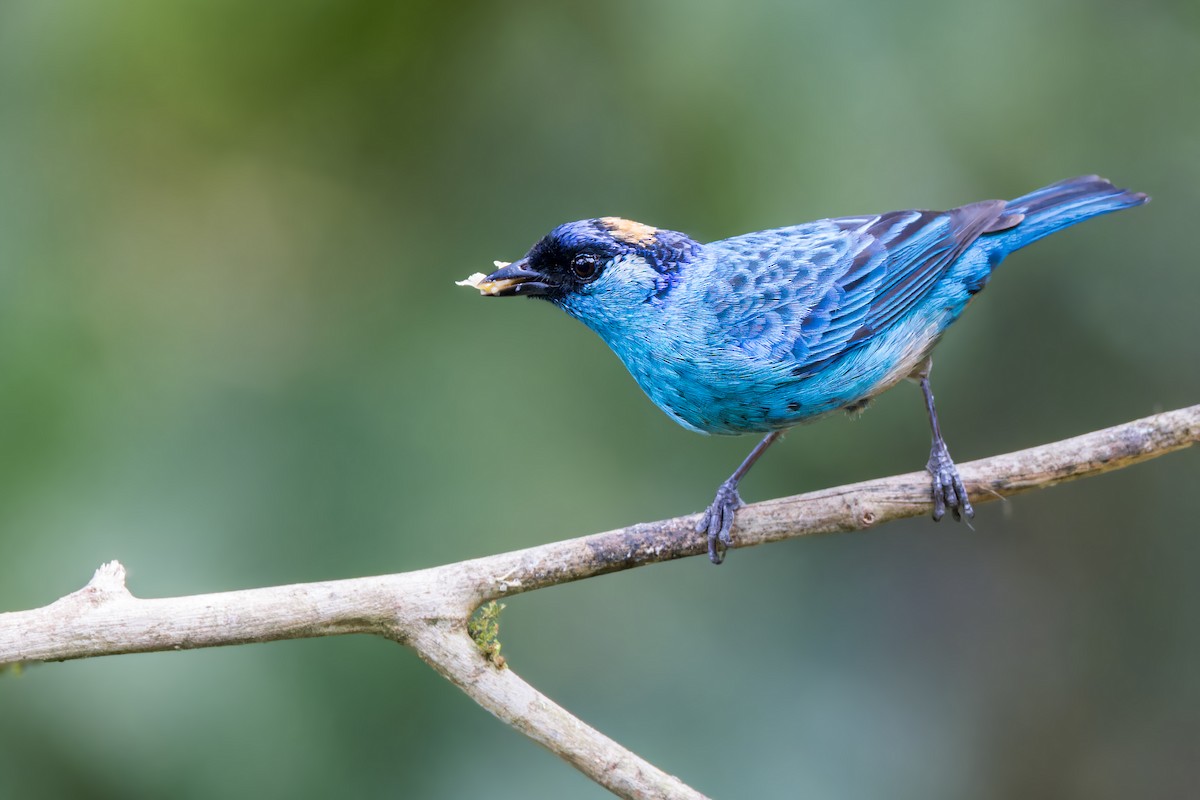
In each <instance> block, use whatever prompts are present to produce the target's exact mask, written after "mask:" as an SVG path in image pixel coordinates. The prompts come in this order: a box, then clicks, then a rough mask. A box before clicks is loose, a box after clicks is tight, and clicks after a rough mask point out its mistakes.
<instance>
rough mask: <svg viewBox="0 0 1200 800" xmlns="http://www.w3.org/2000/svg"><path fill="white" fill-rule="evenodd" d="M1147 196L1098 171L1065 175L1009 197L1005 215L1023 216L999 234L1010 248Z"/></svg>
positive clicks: (1134, 203)
mask: <svg viewBox="0 0 1200 800" xmlns="http://www.w3.org/2000/svg"><path fill="white" fill-rule="evenodd" d="M1149 199H1150V198H1149V197H1147V196H1146V195H1145V194H1142V193H1141V192H1131V191H1129V190H1127V189H1118V188H1117V187H1116V186H1113V185H1112V184H1111V183H1109V182H1108V181H1106V180H1105V179H1104V178H1101V177H1100V176H1099V175H1083V176H1081V177H1078V178H1069V179H1067V180H1065V181H1059V182H1058V183H1052V184H1050V185H1049V186H1044V187H1042V188H1041V189H1038V190H1037V191H1033V192H1030V193H1029V194H1027V195H1025V196H1023V197H1018V198H1017V199H1016V200H1010V201H1009V202H1008V205H1007V206H1006V207H1005V209H1004V211H1005V216H1008V215H1015V214H1020V215H1022V217H1023V218H1022V219H1021V220H1020V222H1019V223H1017V224H1015V225H1013V226H1011V227H1010V228H1008V229H1007V230H1004V231H1003V233H1000V236H1002V237H1004V238H1005V239H1007V242H1006V244H1007V245H1008V247H1007V248H1006V249H1007V251H1008V252H1012V251H1013V250H1017V249H1018V248H1021V247H1024V246H1025V245H1027V244H1032V243H1033V242H1036V241H1037V240H1038V239H1041V238H1042V237H1044V236H1049V235H1050V234H1052V233H1054V232H1055V231H1057V230H1061V229H1062V228H1065V227H1067V226H1069V225H1074V224H1075V223H1076V222H1083V221H1084V220H1085V219H1090V218H1091V217H1094V216H1097V215H1099V214H1107V213H1108V212H1110V211H1120V210H1121V209H1123V208H1132V207H1133V206H1140V205H1142V204H1143V203H1145V202H1147V201H1148V200H1149Z"/></svg>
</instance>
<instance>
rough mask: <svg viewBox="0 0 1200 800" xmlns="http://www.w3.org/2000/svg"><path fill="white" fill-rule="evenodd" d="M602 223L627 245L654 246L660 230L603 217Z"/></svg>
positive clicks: (628, 220) (637, 223)
mask: <svg viewBox="0 0 1200 800" xmlns="http://www.w3.org/2000/svg"><path fill="white" fill-rule="evenodd" d="M600 222H601V224H603V225H604V227H606V228H608V230H609V232H610V233H611V234H612V235H613V236H614V237H615V238H617V239H620V240H621V241H622V242H625V243H626V244H638V245H646V244H654V238H655V237H656V236H658V228H652V227H650V226H649V225H643V224H642V223H640V222H634V221H633V220H631V219H622V218H621V217H601V218H600Z"/></svg>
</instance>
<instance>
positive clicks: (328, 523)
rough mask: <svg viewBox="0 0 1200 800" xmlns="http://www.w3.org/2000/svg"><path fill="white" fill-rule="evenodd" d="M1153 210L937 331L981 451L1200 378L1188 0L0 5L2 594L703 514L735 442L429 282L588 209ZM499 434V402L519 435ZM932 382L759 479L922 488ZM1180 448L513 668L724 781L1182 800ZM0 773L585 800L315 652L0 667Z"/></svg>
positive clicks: (574, 780)
mask: <svg viewBox="0 0 1200 800" xmlns="http://www.w3.org/2000/svg"><path fill="white" fill-rule="evenodd" d="M1088 172H1100V173H1102V174H1104V175H1107V176H1108V177H1110V178H1112V179H1113V180H1114V181H1116V182H1117V183H1118V184H1119V185H1124V186H1131V187H1133V188H1135V189H1138V190H1142V191H1146V192H1149V193H1150V194H1151V195H1153V197H1154V202H1153V203H1152V204H1151V205H1150V206H1148V207H1147V208H1144V209H1137V210H1134V211H1129V212H1125V213H1122V214H1119V215H1116V216H1110V217H1105V218H1102V219H1100V220H1096V221H1094V222H1090V223H1088V224H1086V225H1083V226H1080V227H1078V228H1074V229H1072V230H1070V231H1069V232H1065V233H1062V234H1060V235H1057V236H1054V237H1053V238H1051V239H1049V240H1047V241H1045V242H1043V243H1040V244H1038V245H1037V246H1035V247H1033V248H1031V249H1029V250H1027V251H1025V252H1022V253H1020V254H1019V255H1018V256H1015V257H1014V258H1012V259H1011V260H1010V261H1008V262H1007V263H1006V264H1005V265H1004V267H1003V268H1002V269H1001V271H1000V273H999V274H998V275H997V276H996V279H995V280H994V281H993V282H992V283H991V285H990V286H989V288H988V290H987V292H985V293H984V294H983V295H982V296H981V298H980V299H979V300H978V301H977V302H976V303H974V304H973V306H972V309H971V310H970V311H969V312H968V313H967V314H966V315H965V316H964V318H963V319H962V321H961V322H960V323H959V324H958V325H957V326H956V327H955V329H954V330H953V332H952V333H951V334H950V335H949V336H948V337H947V339H946V341H945V343H944V344H943V345H942V346H941V347H940V348H939V350H938V353H937V370H936V379H935V386H936V388H937V392H938V400H939V404H940V409H941V414H942V421H943V427H944V429H945V430H946V432H947V436H948V437H949V441H950V445H951V448H952V450H953V452H954V453H955V455H956V457H958V458H959V459H960V460H969V459H972V458H977V457H981V456H985V455H990V454H994V453H998V452H1004V451H1008V450H1012V449H1016V448H1020V447H1025V446H1030V445H1034V444H1038V443H1041V442H1045V441H1050V440H1054V439H1059V438H1064V437H1067V436H1071V435H1074V434H1078V433H1082V432H1085V431H1089V430H1092V429H1095V428H1098V427H1103V426H1106V425H1110V424H1115V423H1117V422H1121V421H1124V420H1127V419H1132V418H1135V417H1139V416H1143V415H1146V414H1150V413H1152V412H1154V411H1157V410H1163V409H1168V408H1173V407H1178V406H1183V405H1188V404H1192V403H1195V402H1197V401H1200V374H1198V372H1200V370H1198V369H1197V364H1198V363H1200V344H1198V343H1200V313H1197V305H1198V301H1200V269H1198V267H1197V257H1196V248H1195V241H1196V232H1197V223H1196V214H1197V212H1198V210H1200V189H1198V187H1200V5H1197V4H1196V3H1195V2H1191V1H1190V0H1180V2H1176V3H1169V2H1146V3H1122V2H1090V1H1086V2H1085V0H1064V1H1062V2H1058V1H1056V0H1014V1H1013V2H1009V3H1000V4H998V3H961V2H949V1H948V0H918V2H911V3H889V2H882V0H880V1H879V2H865V0H850V1H848V2H847V1H841V0H839V1H836V2H835V1H834V0H825V1H824V2H803V3H729V4H720V3H699V2H663V3H644V4H643V3H633V2H623V3H614V4H587V5H583V4H580V5H566V4H560V3H554V2H510V3H497V4H471V3H453V4H449V3H433V2H420V3H417V2H402V3H395V2H347V0H341V1H340V2H318V1H317V0H304V1H302V2H289V3H274V4H271V3H261V4H247V3H240V2H228V1H227V0H220V1H217V0H206V1H205V2H172V3H163V2H152V1H151V0H143V1H142V2H134V1H132V0H125V1H123V2H115V3H89V2H69V1H68V0H61V1H60V2H33V1H29V2H23V1H22V0H5V2H3V3H2V4H0V553H2V556H0V609H4V610H16V609H21V608H29V607H34V606H39V605H42V604H45V603H48V602H50V601H52V600H54V599H55V598H57V597H59V596H61V595H63V594H65V593H67V592H70V591H72V590H74V589H76V588H78V587H80V586H81V585H83V583H85V582H86V581H87V580H88V578H89V577H90V575H91V572H92V570H93V569H94V568H95V567H96V566H97V565H98V564H100V563H101V561H104V560H107V559H111V558H119V559H121V560H122V561H123V562H124V563H125V564H126V565H127V566H128V568H129V571H130V581H129V582H130V587H131V589H132V591H133V592H134V593H135V594H138V595H141V596H146V597H154V596H165V595H177V594H187V593H194V592H207V591H217V590H224V589H234V588H243V587H255V586H265V585H270V584H276V583H289V582H296V581H307V580H318V579H329V578H337V577H352V576H360V575H367V574H376V573H384V572H397V571H403V570H409V569H415V568H419V567H424V566H430V565H435V564H441V563H445V562H450V561H457V560H460V559H463V558H467V557H471V556H478V555H483V554H487V553H492V552H499V551H502V550H507V549H512V548H518V547H524V546H530V545H534V544H538V543H542V542H547V541H551V540H554V539H559V538H564V537H568V536H575V535H580V534H585V533H590V532H594V531H599V530H605V529H609V528H613V527H617V526H621V525H625V524H628V523H632V522H636V521H642V520H652V519H659V518H662V517H667V516H673V515H677V514H682V513H688V512H692V511H696V510H698V509H700V508H701V507H703V506H704V505H705V504H706V503H707V502H708V501H709V500H710V499H711V496H712V492H713V490H714V488H715V487H716V485H717V483H718V482H719V481H721V480H722V479H724V478H725V477H726V475H728V473H729V472H730V471H731V470H732V468H733V467H734V466H735V464H736V463H737V461H738V460H739V459H740V458H741V457H742V456H743V455H745V453H746V451H747V450H748V449H749V447H750V446H751V444H752V442H751V440H749V439H728V438H705V437H700V436H697V435H695V434H692V433H689V432H687V431H685V430H683V429H682V428H679V427H677V426H675V425H674V424H672V423H671V422H670V421H669V420H668V419H667V418H666V417H665V416H664V415H663V414H662V413H661V412H659V411H658V410H657V409H656V408H654V406H653V405H652V404H651V403H650V402H648V401H647V400H646V399H645V398H644V397H643V396H642V394H641V392H640V391H639V390H638V389H637V387H636V385H635V384H634V383H633V381H632V380H630V379H629V377H628V376H627V375H626V374H625V372H624V369H623V367H622V366H621V365H620V363H619V362H618V361H617V359H616V358H615V357H613V355H612V354H611V353H610V352H608V350H607V349H606V348H605V347H604V346H603V344H602V343H601V342H600V341H599V340H598V339H596V338H595V337H594V336H593V335H592V334H591V333H589V332H588V331H587V330H586V329H584V328H583V327H582V326H581V325H578V324H577V323H574V322H572V321H570V320H568V319H567V318H565V317H564V316H563V315H562V314H560V313H559V312H557V311H556V310H554V309H552V308H550V307H549V306H546V305H544V304H539V303H533V302H517V301H509V302H492V301H484V300H481V299H480V298H478V297H477V296H474V295H472V294H471V293H470V292H468V291H465V290H463V289H459V288H456V287H455V286H454V285H453V281H454V280H455V279H458V278H461V277H464V276H465V275H467V274H468V273H470V272H473V271H476V270H480V269H485V270H486V269H487V267H488V265H490V264H491V261H492V259H505V260H508V259H512V258H514V257H516V256H519V255H521V254H522V253H523V252H524V250H525V248H526V247H528V245H529V244H531V243H532V242H533V241H534V240H535V239H536V238H538V237H539V236H541V235H542V234H543V233H545V232H546V231H547V230H549V229H550V228H551V227H553V226H554V225H556V224H558V223H560V222H563V221H567V220H571V219H577V218H581V217H592V216H600V215H605V214H616V215H622V216H627V217H631V218H634V219H638V220H642V221H645V222H648V223H651V224H654V225H658V226H662V227H669V228H674V229H679V230H684V231H687V232H688V233H690V234H692V235H693V236H694V237H696V238H697V239H701V240H709V239H716V238H722V237H724V236H728V235H733V234H737V233H742V232H745V231H749V230H755V229H761V228H766V227H773V226H779V225H786V224H791V223H795V222H800V221H804V220H808V219H813V218H817V217H823V216H834V215H841V214H853V213H865V212H878V211H885V210H889V209H894V208H908V207H913V206H923V207H934V208H945V207H949V206H953V205H958V204H961V203H966V202H970V201H974V200H979V199H983V198H988V197H1013V196H1016V195H1018V194H1021V193H1023V192H1026V191H1028V190H1030V189H1033V188H1035V187H1037V186H1041V185H1043V184H1046V183H1049V182H1052V181H1055V180H1059V179H1061V178H1065V177H1068V176H1072V175H1076V174H1081V173H1088ZM506 423H511V424H506ZM927 452H928V433H927V428H926V422H925V418H924V413H923V410H922V406H921V401H920V396H919V393H918V392H917V391H916V389H915V388H914V387H912V386H908V385H905V386H901V387H899V388H897V390H896V391H894V392H891V393H889V394H888V395H886V396H885V397H883V398H882V399H881V400H880V401H879V402H878V403H877V404H876V405H875V406H874V407H873V408H872V409H871V410H870V411H868V412H867V413H866V414H865V415H864V416H862V417H861V418H860V419H858V420H856V421H849V420H846V419H844V418H841V417H838V418H835V419H830V420H826V421H823V422H820V423H818V424H816V425H813V426H810V427H806V428H804V429H801V430H797V431H795V432H794V433H793V434H792V435H791V436H789V437H788V439H787V441H786V443H785V444H783V445H781V446H779V447H777V448H776V449H774V450H773V451H772V452H771V453H770V455H769V456H768V457H767V458H766V459H765V460H764V461H763V462H762V463H761V464H760V465H759V467H758V468H757V469H756V470H755V472H754V473H753V474H752V476H751V478H750V479H749V480H748V481H747V483H746V484H745V488H744V493H745V495H746V497H747V499H750V500H754V499H765V498H768V497H772V496H778V495H784V494H793V493H796V492H800V491H804V490H810V489H815V488H820V487H824V486H831V485H837V484H840V483H843V482H848V481H854V480H861V479H865V478H869V477H875V476H881V475H887V474H891V473H895V472H904V471H910V470H913V469H918V468H920V467H921V466H922V465H923V464H924V462H925V458H926V454H927ZM1197 458H1198V454H1197V453H1194V452H1190V453H1184V454H1180V455H1175V456H1171V457H1167V458H1164V459H1162V460H1160V461H1156V462H1153V463H1151V464H1148V465H1144V466H1140V467H1137V468H1133V469H1130V470H1127V471H1122V472H1119V473H1116V474H1112V475H1108V476H1104V477H1100V478H1098V479H1094V480H1089V481H1084V482H1081V483H1078V484H1073V485H1069V486H1064V487H1061V488H1057V489H1053V490H1050V491H1046V492H1039V493H1035V494H1032V495H1028V496H1024V497H1020V498H1017V499H1014V500H1012V501H1011V502H1008V503H1003V504H989V505H987V506H985V507H983V508H981V509H980V513H979V515H978V517H977V519H976V522H975V529H976V530H975V532H973V533H972V532H971V531H969V530H967V529H965V528H963V527H960V526H956V525H953V524H945V523H944V524H942V525H937V526H935V525H933V524H932V523H931V522H929V521H928V520H926V519H918V520H912V521H908V522H903V523H899V524H893V525H890V526H888V527H887V528H886V529H885V530H884V531H881V532H878V533H873V534H870V535H857V536H855V535H845V536H835V537H827V538H821V539H816V540H808V541H792V542H787V543H783V544H778V545H773V546H770V547H763V548H757V549H754V550H746V551H740V552H736V553H734V554H733V555H732V557H731V558H730V559H729V562H728V564H727V565H726V566H724V567H722V568H721V569H719V570H717V569H714V568H713V567H711V566H709V564H708V563H707V561H705V560H703V559H701V558H696V559H690V560H688V561H686V562H684V563H675V564H670V565H663V566H657V567H652V568H647V569H639V570H635V571H632V572H629V573H625V574H619V575H614V576H611V577H605V578H600V579H597V580H591V581H586V582H584V583H583V584H580V585H575V586H565V587H560V588H555V589H550V590H547V591H541V592H537V593H535V594H532V595H529V596H526V597H517V598H514V599H512V600H510V601H509V608H508V610H507V612H506V613H505V615H504V618H503V628H502V639H503V642H504V653H505V655H506V656H508V658H509V661H510V663H511V664H512V665H513V666H514V667H515V668H516V669H517V670H518V671H519V672H521V673H522V674H523V675H524V676H525V677H526V678H528V679H529V680H530V681H531V682H532V683H534V684H535V685H536V686H538V687H539V688H541V689H542V690H544V691H546V692H547V693H548V694H549V695H550V696H552V697H553V698H555V699H556V700H558V701H559V702H561V703H563V704H564V705H565V706H566V707H567V708H569V709H571V710H573V711H574V712H576V713H578V714H579V715H580V716H581V717H583V718H584V719H585V720H586V721H588V722H589V723H591V724H593V725H595V726H597V727H598V728H599V729H600V730H602V731H604V732H605V733H607V734H609V735H611V736H613V737H615V738H616V739H618V740H619V741H621V742H623V743H624V744H626V745H628V746H630V747H631V748H633V749H634V750H636V751H638V752H639V753H640V754H642V755H643V756H645V757H646V758H648V759H649V760H651V761H653V762H655V763H656V764H658V765H660V766H661V767H663V768H664V769H666V770H668V771H670V772H673V773H676V774H678V775H680V776H681V777H682V778H683V779H684V780H685V781H687V782H689V783H691V784H692V785H694V786H695V787H697V788H698V789H700V790H702V791H704V792H707V793H710V794H712V795H714V796H718V797H726V798H734V797H738V798H743V797H756V798H757V797H763V798H767V797H771V798H791V797H834V798H864V799H865V798H881V797H887V798H922V799H926V798H973V800H989V799H990V798H997V799H999V798H1013V797H1021V798H1040V797H1046V798H1058V799H1059V800H1061V799H1062V798H1088V800H1103V799H1104V798H1129V797H1139V798H1178V797H1182V796H1184V795H1185V794H1187V792H1188V791H1194V789H1195V786H1196V785H1197V782H1198V781H1200V767H1197V762H1196V759H1195V754H1196V751H1195V745H1196V742H1197V741H1200V689H1198V683H1197V681H1196V675H1197V674H1198V673H1200V658H1198V656H1200V629H1198V626H1197V624H1196V609H1197V603H1198V602H1200V589H1198V586H1200V582H1198V581H1197V580H1196V575H1197V570H1198V568H1200V538H1198V537H1197V536H1196V532H1197V523H1196V519H1195V511H1194V509H1192V508H1191V501H1192V500H1193V499H1194V498H1195V491H1196V486H1197V481H1198V477H1200V461H1198V460H1197ZM0 721H2V724H0V797H78V798H158V797H163V796H168V795H169V796H176V797H183V798H211V797H255V798H261V797H326V796H330V795H332V794H334V793H337V794H339V795H341V796H351V797H414V798H461V797H469V796H486V797H489V798H563V797H570V798H599V797H604V796H607V795H606V794H605V793H604V792H603V791H602V790H600V789H599V788H598V787H596V786H594V785H593V784H591V783H590V782H588V781H587V780H586V779H585V778H583V777H581V776H580V775H578V774H577V773H575V772H574V771H573V770H572V769H570V768H569V767H567V766H566V765H565V764H563V763H561V762H559V761H558V760H557V759H555V758H554V757H553V756H551V755H549V754H547V753H546V752H544V751H542V750H541V749H540V748H538V747H537V746H535V745H533V744H531V743H530V742H528V741H526V740H525V739H523V738H522V737H521V736H520V735H518V734H516V733H514V732H512V731H510V730H508V729H507V728H506V727H505V726H503V725H502V724H501V723H499V722H497V721H496V720H494V719H493V718H492V717H491V716H489V715H488V714H486V713H485V712H483V711H482V710H480V709H479V708H477V707H475V706H474V705H473V704H472V703H471V702H470V701H469V700H468V699H466V698H465V697H464V696H463V695H462V694H460V693H459V692H458V690H456V689H455V688H453V687H452V686H451V685H450V684H448V683H446V682H445V681H444V680H443V679H442V678H440V677H438V676H437V675H436V674H435V673H434V672H433V671H432V670H430V669H429V668H427V667H426V666H425V665H424V664H422V663H421V662H420V661H419V660H418V659H417V658H416V656H415V655H413V654H412V653H411V652H409V651H407V650H403V649H401V648H398V647H396V646H394V645H391V644H389V643H386V642H383V641H378V640H373V639H370V638H365V637H360V638H331V639H323V640H317V641H296V642H284V643H278V644H270V645H258V646H247V647H237V648H229V649H223V650H210V651H198V652H190V653H186V654H161V655H146V656H131V657H121V658H111V659H98V660H93V661H86V662H75V663H68V664H63V665H51V666H35V667H32V668H30V669H28V670H27V671H25V672H24V673H23V674H22V675H20V676H13V675H11V674H8V675H4V676H0Z"/></svg>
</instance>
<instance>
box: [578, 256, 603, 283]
mask: <svg viewBox="0 0 1200 800" xmlns="http://www.w3.org/2000/svg"><path fill="white" fill-rule="evenodd" d="M571 269H572V270H573V271H574V272H575V277H577V278H579V280H581V281H590V280H592V279H593V278H595V277H596V273H597V272H598V271H599V264H598V263H597V262H596V257H595V256H594V255H592V254H591V253H580V254H579V255H577V256H575V258H574V259H573V260H572V261H571Z"/></svg>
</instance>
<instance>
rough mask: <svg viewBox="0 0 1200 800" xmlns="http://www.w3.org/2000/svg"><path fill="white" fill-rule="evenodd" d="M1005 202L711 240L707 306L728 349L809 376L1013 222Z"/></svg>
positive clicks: (897, 213) (885, 322) (877, 328)
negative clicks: (713, 252)
mask: <svg viewBox="0 0 1200 800" xmlns="http://www.w3.org/2000/svg"><path fill="white" fill-rule="evenodd" d="M1004 206H1005V204H1004V201H1002V200H988V201H984V202H982V203H974V204H972V205H969V206H963V207H961V208H956V209H953V210H952V211H944V212H941V211H893V212H890V213H887V214H882V215H880V216H876V217H844V218H840V219H829V220H821V221H819V222H813V223H808V224H806V225H799V226H796V227H793V228H781V229H779V230H775V231H763V232H761V233H752V234H747V235H745V236H739V237H735V238H734V239H726V240H724V241H722V242H715V243H713V245H709V247H716V248H718V250H719V254H718V258H719V259H720V261H721V264H722V267H721V269H719V270H718V276H719V277H718V279H717V280H716V281H715V282H714V283H715V287H714V289H713V290H711V291H710V292H709V295H708V300H709V303H710V305H711V306H712V307H713V311H714V313H715V314H716V316H717V318H718V321H719V323H720V324H721V326H722V329H723V330H724V331H726V332H727V334H728V336H729V337H730V340H731V341H732V343H733V344H735V345H736V346H738V347H740V348H742V349H743V350H745V351H747V352H748V353H749V354H750V355H752V356H755V357H760V358H767V359H770V360H773V361H778V362H790V363H792V364H794V365H795V367H796V369H795V370H794V372H795V374H797V375H803V374H807V372H809V371H815V370H816V369H817V368H818V367H819V366H820V365H822V364H823V363H824V362H826V361H828V360H829V359H831V358H834V357H837V356H840V355H842V354H844V353H845V352H847V351H849V350H851V349H853V348H854V347H855V346H856V345H858V344H859V343H861V342H864V341H866V340H868V339H869V338H870V337H871V336H873V335H875V334H876V333H879V332H880V331H882V330H884V329H885V328H887V327H888V326H889V325H891V324H892V323H894V322H895V321H896V320H898V319H900V318H901V317H902V316H904V314H905V313H906V312H907V311H909V310H911V309H912V308H913V307H914V306H915V305H917V304H918V303H919V302H920V301H921V300H922V299H923V298H924V297H925V296H926V295H928V293H929V292H930V290H931V289H932V288H933V287H934V285H936V284H937V282H938V280H939V279H941V278H942V276H943V275H945V273H946V270H947V269H949V267H950V265H951V264H952V263H954V261H955V259H957V258H958V257H959V256H960V255H962V253H963V251H964V250H966V248H967V247H969V246H970V244H971V243H972V242H974V241H975V240H976V239H977V238H978V237H979V236H980V235H981V234H983V233H988V232H991V231H995V230H1004V229H1006V228H1008V227H1011V226H1012V225H1015V224H1016V223H1017V222H1019V221H1020V215H1013V214H1007V215H1006V214H1005V212H1004ZM796 370H798V371H796Z"/></svg>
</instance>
